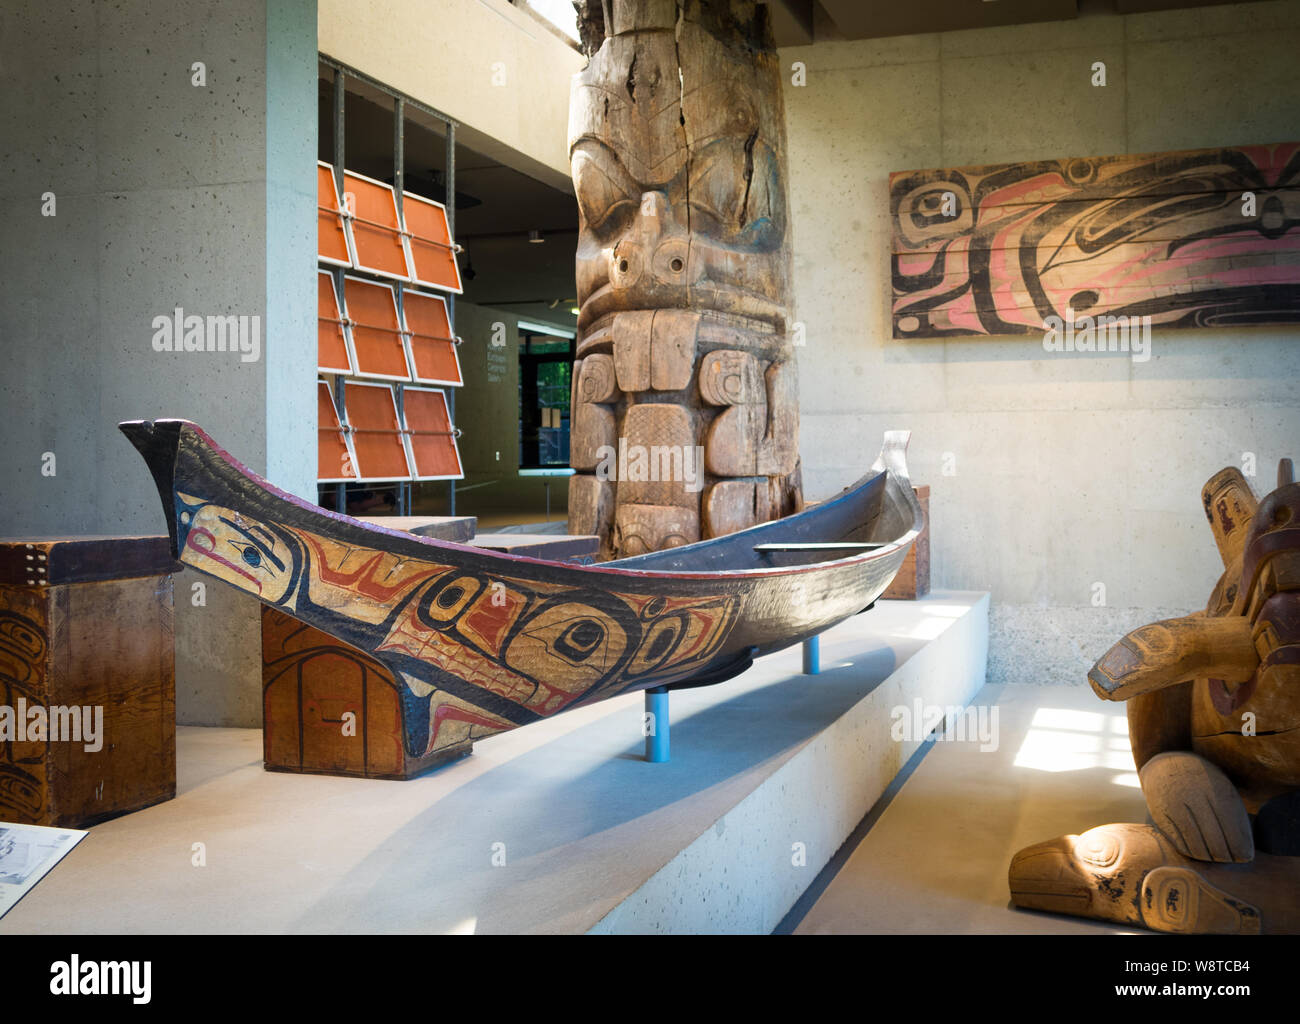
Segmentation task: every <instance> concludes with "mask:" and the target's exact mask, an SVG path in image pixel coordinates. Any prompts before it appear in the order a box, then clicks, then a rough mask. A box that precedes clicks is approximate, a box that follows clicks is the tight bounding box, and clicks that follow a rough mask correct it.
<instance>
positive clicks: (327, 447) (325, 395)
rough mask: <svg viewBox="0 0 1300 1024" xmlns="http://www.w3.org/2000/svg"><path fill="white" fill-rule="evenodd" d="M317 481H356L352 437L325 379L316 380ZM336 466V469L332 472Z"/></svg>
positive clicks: (355, 462) (333, 482) (325, 482)
mask: <svg viewBox="0 0 1300 1024" xmlns="http://www.w3.org/2000/svg"><path fill="white" fill-rule="evenodd" d="M316 422H317V424H318V426H317V433H318V435H319V441H318V444H317V446H316V480H317V482H319V483H323V484H342V483H352V482H353V481H355V480H356V478H357V475H356V465H357V455H356V452H355V451H354V450H353V448H352V438H351V436H350V434H349V433H348V431H347V430H346V429H345V428H344V425H343V423H342V421H341V420H340V419H339V414H338V406H336V405H335V404H334V390H333V388H331V387H330V383H329V381H327V380H318V381H317V382H316ZM335 468H337V470H338V472H335V471H334V470H335Z"/></svg>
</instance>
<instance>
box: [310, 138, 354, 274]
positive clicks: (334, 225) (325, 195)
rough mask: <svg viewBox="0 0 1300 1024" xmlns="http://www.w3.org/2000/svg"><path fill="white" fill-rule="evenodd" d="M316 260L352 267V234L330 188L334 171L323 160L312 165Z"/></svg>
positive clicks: (335, 193) (335, 190) (336, 198)
mask: <svg viewBox="0 0 1300 1024" xmlns="http://www.w3.org/2000/svg"><path fill="white" fill-rule="evenodd" d="M316 258H317V259H318V260H320V261H321V262H322V263H329V264H330V265H332V266H336V267H350V266H352V265H354V264H355V263H356V253H355V252H354V251H353V249H352V232H351V230H349V225H348V219H347V217H345V216H344V215H343V213H342V204H341V203H340V202H339V193H338V189H337V188H336V187H335V184H334V167H333V165H332V164H327V163H326V162H325V161H324V160H317V161H316Z"/></svg>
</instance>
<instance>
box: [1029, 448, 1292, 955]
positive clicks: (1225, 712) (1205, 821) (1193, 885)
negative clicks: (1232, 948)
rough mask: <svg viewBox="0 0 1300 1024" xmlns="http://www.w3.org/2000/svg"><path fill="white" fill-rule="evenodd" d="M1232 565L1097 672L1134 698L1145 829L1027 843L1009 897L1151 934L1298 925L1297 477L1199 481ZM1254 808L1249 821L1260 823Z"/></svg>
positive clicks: (1231, 476) (1097, 681) (1109, 828)
mask: <svg viewBox="0 0 1300 1024" xmlns="http://www.w3.org/2000/svg"><path fill="white" fill-rule="evenodd" d="M1201 497H1202V501H1203V503H1204V506H1205V514H1206V517H1207V518H1208V519H1209V521H1210V525H1211V527H1212V529H1213V531H1214V537H1215V540H1216V542H1217V543H1218V547H1219V554H1220V555H1221V556H1222V558H1223V563H1224V567H1225V571H1224V574H1223V576H1222V578H1221V579H1220V580H1219V583H1218V585H1217V586H1216V587H1215V588H1214V592H1213V593H1212V594H1211V596H1210V601H1209V604H1208V605H1207V607H1206V609H1205V611H1204V612H1200V613H1197V614H1195V615H1190V616H1187V617H1186V618H1182V619H1170V620H1167V621H1164V622H1156V623H1152V624H1151V625H1148V626H1142V627H1141V628H1140V629H1136V630H1134V631H1133V632H1132V633H1129V634H1128V635H1127V636H1126V637H1124V639H1123V640H1121V641H1120V642H1119V643H1117V644H1116V645H1115V646H1114V647H1112V648H1111V649H1110V650H1109V651H1107V652H1106V654H1105V655H1103V656H1102V658H1101V659H1100V660H1099V661H1098V662H1097V664H1096V665H1095V666H1093V669H1092V671H1091V672H1090V673H1089V675H1088V678H1089V681H1090V682H1091V683H1092V687H1093V689H1094V690H1095V691H1096V693H1097V695H1098V696H1100V697H1102V698H1103V699H1104V700H1123V701H1128V719H1129V733H1130V736H1131V739H1132V745H1133V757H1134V760H1135V762H1136V763H1137V767H1138V773H1139V778H1140V780H1141V783H1142V793H1143V795H1144V796H1145V797H1146V802H1147V809H1148V811H1149V812H1150V817H1151V821H1152V822H1153V823H1154V824H1150V825H1127V824H1125V825H1103V826H1101V827H1099V828H1095V829H1092V830H1091V831H1089V832H1085V833H1084V834H1083V835H1082V836H1065V837H1063V838H1061V839H1055V840H1052V841H1050V842H1047V843H1040V844H1037V845H1036V846H1031V847H1028V848H1026V849H1024V850H1021V851H1020V852H1019V853H1018V854H1016V856H1015V858H1014V859H1013V860H1012V862H1011V870H1010V885H1011V896H1012V900H1013V901H1014V902H1015V903H1017V904H1018V905H1020V906H1023V907H1031V908H1034V909H1038V910H1054V911H1059V912H1061V913H1068V914H1078V915H1081V916H1085V917H1097V918H1102V919H1104V920H1109V921H1120V922H1124V923H1127V924H1138V925H1145V926H1146V927H1148V928H1152V929H1155V930H1158V931H1176V932H1258V931H1273V932H1300V485H1298V484H1296V483H1295V482H1294V480H1293V474H1292V469H1291V462H1290V460H1289V459H1286V460H1283V462H1282V465H1281V466H1280V468H1279V470H1278V487H1277V490H1275V491H1273V493H1271V494H1269V495H1268V496H1267V497H1266V498H1264V500H1263V501H1260V502H1256V500H1255V497H1254V495H1253V494H1252V493H1251V490H1250V486H1249V485H1248V484H1247V483H1246V480H1245V478H1244V477H1243V476H1242V475H1241V473H1240V472H1238V471H1237V470H1236V469H1225V470H1223V471H1221V472H1220V473H1217V474H1215V476H1214V477H1213V478H1212V479H1211V480H1210V482H1209V483H1207V484H1206V485H1205V488H1204V490H1203V491H1202V495H1201ZM1252 817H1253V821H1252Z"/></svg>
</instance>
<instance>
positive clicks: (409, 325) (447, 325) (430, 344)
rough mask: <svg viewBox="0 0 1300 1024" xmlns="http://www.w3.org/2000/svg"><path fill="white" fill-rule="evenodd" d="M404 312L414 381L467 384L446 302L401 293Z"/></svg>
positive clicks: (420, 293) (421, 295) (418, 293)
mask: <svg viewBox="0 0 1300 1024" xmlns="http://www.w3.org/2000/svg"><path fill="white" fill-rule="evenodd" d="M402 313H403V314H404V315H405V316H406V331H407V339H408V341H409V344H410V346H411V363H412V369H413V370H414V371H415V379H416V380H418V381H420V382H421V383H422V384H451V385H453V386H459V385H460V384H462V383H464V381H463V379H462V377H461V375H460V359H459V358H458V357H457V355H456V345H455V342H454V341H453V339H452V337H451V320H450V318H449V317H448V316H447V303H446V300H444V299H443V297H442V296H441V295H426V294H425V293H423V292H413V291H411V290H410V289H403V290H402Z"/></svg>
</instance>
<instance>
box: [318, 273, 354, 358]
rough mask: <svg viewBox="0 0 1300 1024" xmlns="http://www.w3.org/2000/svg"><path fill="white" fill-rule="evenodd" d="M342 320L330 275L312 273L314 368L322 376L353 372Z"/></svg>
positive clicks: (349, 349) (332, 277)
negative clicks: (314, 308)
mask: <svg viewBox="0 0 1300 1024" xmlns="http://www.w3.org/2000/svg"><path fill="white" fill-rule="evenodd" d="M342 321H343V313H342V311H341V308H340V306H339V297H338V294H337V293H336V292H335V290H334V275H333V274H331V273H330V272H329V271H328V270H319V271H317V272H316V367H317V369H320V370H324V371H325V372H326V373H355V372H356V368H355V367H354V366H353V364H352V349H351V346H349V345H348V337H347V333H346V332H345V331H344V330H343V322H342Z"/></svg>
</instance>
